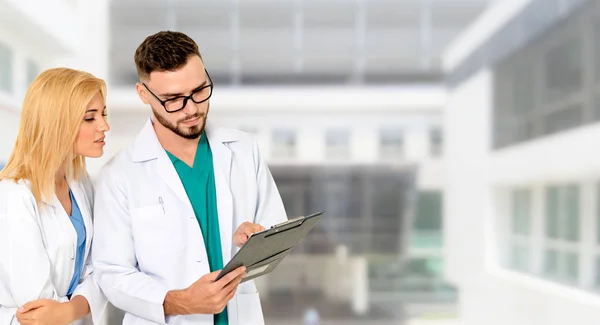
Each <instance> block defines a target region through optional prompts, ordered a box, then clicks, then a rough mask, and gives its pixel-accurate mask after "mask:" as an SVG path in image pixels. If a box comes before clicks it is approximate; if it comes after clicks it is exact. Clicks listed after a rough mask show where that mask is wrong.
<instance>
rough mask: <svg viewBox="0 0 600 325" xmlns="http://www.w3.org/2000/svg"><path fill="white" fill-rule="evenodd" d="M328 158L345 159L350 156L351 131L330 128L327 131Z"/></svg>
mask: <svg viewBox="0 0 600 325" xmlns="http://www.w3.org/2000/svg"><path fill="white" fill-rule="evenodd" d="M325 143H326V146H327V158H332V159H345V158H349V157H350V131H348V130H329V131H327V133H326V137H325Z"/></svg>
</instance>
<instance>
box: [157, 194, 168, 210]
mask: <svg viewBox="0 0 600 325" xmlns="http://www.w3.org/2000/svg"><path fill="white" fill-rule="evenodd" d="M158 203H159V204H160V206H161V207H162V210H163V213H166V212H165V204H164V202H163V199H162V196H159V197H158Z"/></svg>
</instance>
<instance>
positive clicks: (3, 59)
mask: <svg viewBox="0 0 600 325" xmlns="http://www.w3.org/2000/svg"><path fill="white" fill-rule="evenodd" d="M12 69H13V53H12V51H11V50H10V48H9V47H8V46H7V45H5V44H2V43H0V91H5V92H8V93H11V92H12V91H13V87H12V79H13V73H12Z"/></svg>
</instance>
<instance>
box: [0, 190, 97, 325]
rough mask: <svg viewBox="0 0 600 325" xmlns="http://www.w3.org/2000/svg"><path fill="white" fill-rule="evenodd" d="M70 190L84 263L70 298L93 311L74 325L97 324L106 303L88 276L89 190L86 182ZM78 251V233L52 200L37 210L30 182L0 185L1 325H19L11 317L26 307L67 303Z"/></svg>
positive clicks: (64, 213)
mask: <svg viewBox="0 0 600 325" xmlns="http://www.w3.org/2000/svg"><path fill="white" fill-rule="evenodd" d="M69 186H70V188H71V191H72V192H73V195H74V197H75V200H76V201H77V204H78V206H79V208H80V210H81V215H82V216H83V221H84V223H85V228H86V245H85V259H84V261H85V263H84V267H83V270H82V275H81V278H80V281H79V285H78V286H77V288H76V289H75V292H74V293H73V296H76V295H82V296H84V297H85V298H86V299H87V300H88V303H89V304H90V309H91V315H88V316H87V317H86V318H84V319H81V320H78V321H76V322H75V323H74V324H78V325H80V324H96V325H98V324H102V323H103V321H104V319H105V317H104V316H105V315H104V314H105V311H106V307H107V300H106V297H105V296H104V295H103V294H102V292H101V290H100V287H99V286H98V284H97V282H96V281H95V279H94V278H93V276H92V273H93V267H92V264H91V259H90V247H91V246H92V245H91V243H92V235H93V225H92V209H93V188H92V185H91V183H90V181H89V179H87V178H84V179H83V180H82V181H81V182H74V181H73V182H69ZM76 252H77V233H76V231H75V228H74V227H73V224H72V223H71V220H69V216H68V215H67V213H66V212H65V210H64V209H63V207H62V205H61V203H60V201H59V200H58V198H57V197H56V195H53V197H52V198H49V199H48V200H46V199H44V200H43V204H42V205H41V206H40V209H38V207H37V205H36V203H35V199H34V197H33V194H32V192H31V190H30V186H29V182H28V181H23V180H22V181H19V182H18V183H15V182H14V181H12V180H2V181H0V324H2V325H16V324H18V321H17V319H16V317H15V312H16V310H17V308H18V307H20V306H22V305H24V304H25V303H27V302H30V301H33V300H36V299H53V300H57V301H60V302H64V301H68V298H67V297H66V295H67V291H68V289H69V285H70V283H71V279H72V277H73V272H74V270H75V255H76Z"/></svg>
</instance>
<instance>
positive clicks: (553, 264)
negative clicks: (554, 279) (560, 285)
mask: <svg viewBox="0 0 600 325" xmlns="http://www.w3.org/2000/svg"><path fill="white" fill-rule="evenodd" d="M544 274H546V275H547V276H557V275H558V253H557V252H556V251H555V250H553V249H548V250H546V253H545V256H544Z"/></svg>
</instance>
